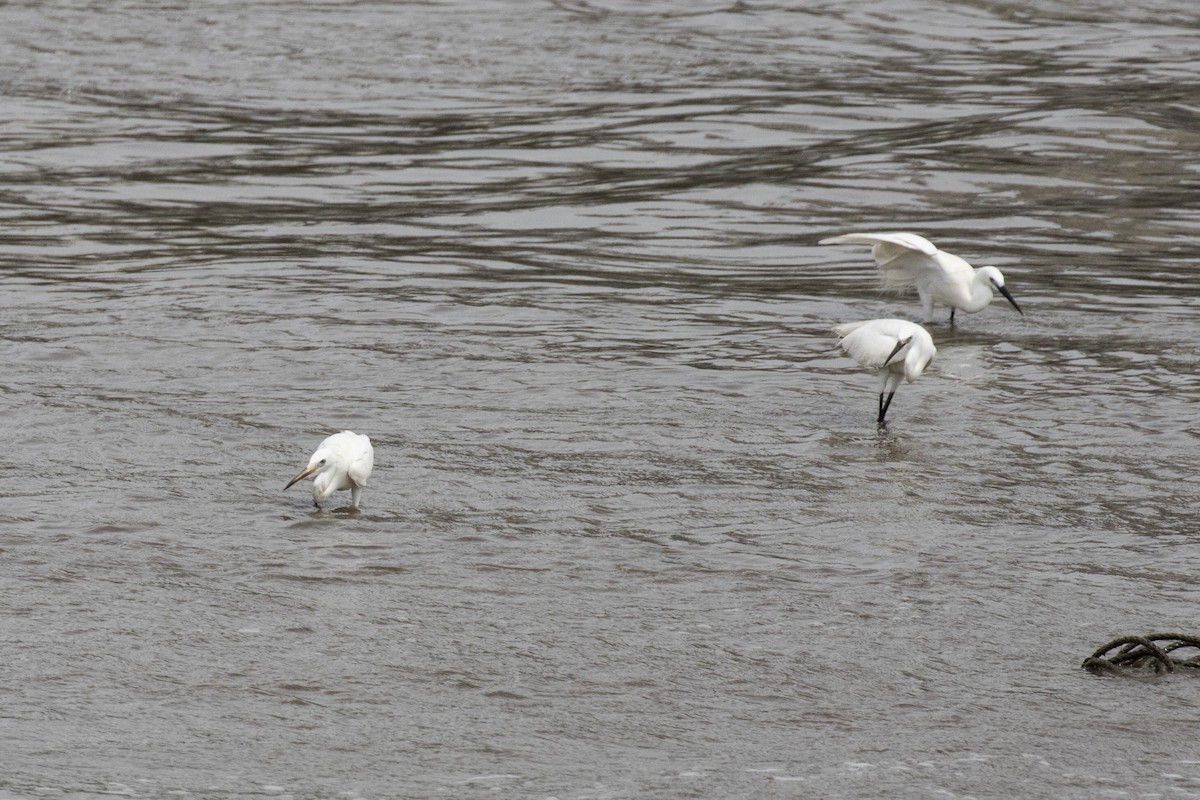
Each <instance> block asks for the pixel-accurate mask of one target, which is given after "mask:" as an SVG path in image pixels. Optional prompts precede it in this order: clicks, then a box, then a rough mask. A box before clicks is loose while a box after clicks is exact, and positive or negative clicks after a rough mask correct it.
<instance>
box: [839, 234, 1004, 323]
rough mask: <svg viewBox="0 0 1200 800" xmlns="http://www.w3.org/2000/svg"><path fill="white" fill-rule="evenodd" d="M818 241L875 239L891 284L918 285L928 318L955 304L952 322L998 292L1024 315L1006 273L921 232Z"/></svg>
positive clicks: (878, 256) (894, 286)
mask: <svg viewBox="0 0 1200 800" xmlns="http://www.w3.org/2000/svg"><path fill="white" fill-rule="evenodd" d="M817 244H869V245H871V255H873V256H874V257H875V264H876V265H877V266H878V267H879V271H880V274H881V275H882V276H883V286H884V288H886V289H905V288H908V287H910V286H913V287H916V289H917V294H919V295H920V296H921V303H922V306H923V310H924V313H925V317H924V320H923V321H924V322H932V321H933V307H934V305H935V304H936V305H943V306H949V308H950V322H951V324H953V323H954V312H955V311H957V310H960V309H961V310H962V311H965V312H967V313H969V314H973V313H975V312H976V311H981V310H982V309H984V308H987V306H988V304H989V303H991V302H992V298H993V297H995V294H994V292H999V293H1000V294H1002V295H1004V298H1005V299H1006V300H1008V302H1010V303H1012V307H1013V308H1015V309H1016V310H1017V313H1019V314H1024V313H1025V312H1023V311H1021V307H1020V306H1019V305H1017V301H1016V300H1014V299H1013V296H1012V295H1011V294H1010V293H1009V291H1008V287H1006V286H1005V285H1004V276H1003V275H1002V274H1001V273H1000V270H998V269H996V268H995V267H979V268H978V269H976V268H974V267H972V266H971V265H970V264H968V263H967V262H966V261H964V260H963V259H961V258H959V257H958V256H956V255H953V254H952V253H947V252H945V251H944V250H938V249H937V247H935V246H934V244H933V242H931V241H929V240H928V239H926V238H924V237H922V236H917V235H916V234H915V233H848V234H846V235H845V236H833V237H830V238H828V239H822V240H821V241H819V242H817Z"/></svg>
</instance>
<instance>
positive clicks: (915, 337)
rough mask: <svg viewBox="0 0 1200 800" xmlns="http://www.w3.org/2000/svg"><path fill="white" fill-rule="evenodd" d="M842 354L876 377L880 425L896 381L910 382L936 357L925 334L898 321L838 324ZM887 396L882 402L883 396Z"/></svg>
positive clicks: (933, 348)
mask: <svg viewBox="0 0 1200 800" xmlns="http://www.w3.org/2000/svg"><path fill="white" fill-rule="evenodd" d="M833 332H834V333H836V334H837V335H838V336H840V337H841V341H840V342H838V344H839V346H840V347H841V348H842V352H844V353H845V354H846V355H848V356H850V357H851V358H853V359H854V360H855V361H857V362H858V365H859V366H861V367H865V368H867V369H873V370H875V372H876V374H877V375H879V420H878V421H879V422H881V423H882V422H883V419H884V416H885V415H886V414H887V409H888V406H890V405H891V402H892V395H893V394H895V393H896V388H897V387H898V386H899V385H900V381H901V380H904V381H907V382H908V383H912V382H913V381H915V380H916V379H917V378H919V377H921V374H922V373H924V372H925V370H926V368H928V367H929V362H931V361H932V360H933V357H934V355H936V354H937V348H936V347H934V346H933V337H932V336H930V335H929V331H927V330H925V329H924V328H922V327H921V326H920V325H918V324H916V323H915V322H908V321H906V320H902V319H872V320H865V321H863V322H849V323H846V324H845V325H838V326H837V327H836V328H834V329H833ZM885 393H886V394H887V399H886V401H885V399H884V394H885Z"/></svg>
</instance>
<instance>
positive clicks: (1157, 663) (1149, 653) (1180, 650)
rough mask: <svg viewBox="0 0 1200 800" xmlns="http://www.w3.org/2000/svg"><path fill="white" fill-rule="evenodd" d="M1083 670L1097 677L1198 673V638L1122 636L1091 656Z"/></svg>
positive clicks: (1164, 635) (1176, 634) (1162, 635)
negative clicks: (1179, 672) (1190, 671)
mask: <svg viewBox="0 0 1200 800" xmlns="http://www.w3.org/2000/svg"><path fill="white" fill-rule="evenodd" d="M1082 666H1083V668H1084V669H1086V670H1087V671H1088V672H1092V673H1095V674H1096V675H1124V674H1133V675H1137V674H1146V673H1152V674H1155V675H1157V674H1160V673H1164V672H1175V671H1176V670H1179V669H1183V670H1197V671H1200V637H1198V636H1186V635H1184V634H1180V633H1151V634H1147V635H1146V636H1122V637H1120V638H1118V639H1113V640H1112V641H1111V642H1109V643H1108V644H1106V645H1104V646H1103V647H1101V648H1100V649H1099V650H1097V651H1096V652H1095V653H1092V655H1091V656H1090V657H1088V658H1086V659H1084V662H1083V665H1082Z"/></svg>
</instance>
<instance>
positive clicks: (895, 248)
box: [817, 233, 938, 267]
mask: <svg viewBox="0 0 1200 800" xmlns="http://www.w3.org/2000/svg"><path fill="white" fill-rule="evenodd" d="M817 244H869V245H871V255H873V256H875V262H876V263H877V264H878V265H879V266H880V267H883V266H884V265H886V264H887V263H888V262H889V261H892V260H893V259H896V258H899V257H900V256H902V255H905V254H909V253H914V252H915V253H920V254H921V255H926V256H932V255H934V254H935V253H937V251H938V249H937V248H936V247H934V245H933V242H931V241H929V240H928V239H926V238H925V237H923V236H917V235H916V234H915V233H847V234H846V235H844V236H832V237H830V238H828V239H822V240H821V241H819V242H817Z"/></svg>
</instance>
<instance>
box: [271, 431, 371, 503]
mask: <svg viewBox="0 0 1200 800" xmlns="http://www.w3.org/2000/svg"><path fill="white" fill-rule="evenodd" d="M373 466H375V450H374V449H373V448H372V447H371V440H370V439H368V438H367V437H366V436H363V435H362V434H358V433H355V432H354V431H342V432H341V433H335V434H333V435H332V436H330V437H328V438H327V439H325V441H323V442H321V444H320V445H318V446H317V450H316V452H315V453H313V454H312V458H310V459H309V460H308V466H307V467H305V468H304V469H302V470H300V471H299V472H298V473H296V477H294V478H292V479H291V480H290V481H288V484H287V486H285V487H283V488H284V489H287V488H289V487H290V486H291V485H292V484H293V483H296V482H297V481H302V480H304V479H305V478H307V477H308V476H309V475H315V476H316V477H314V478H313V487H312V496H313V505H314V506H316V507H317V508H320V507H321V503H323V502H324V501H325V500H327V499H329V496H330V495H331V494H333V493H334V492H336V491H340V490H342V489H349V490H350V505H352V506H353V507H354V508H358V499H359V497H360V496H361V495H362V490H363V487H364V486H366V485H367V478H370V477H371V468H372V467H373Z"/></svg>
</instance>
